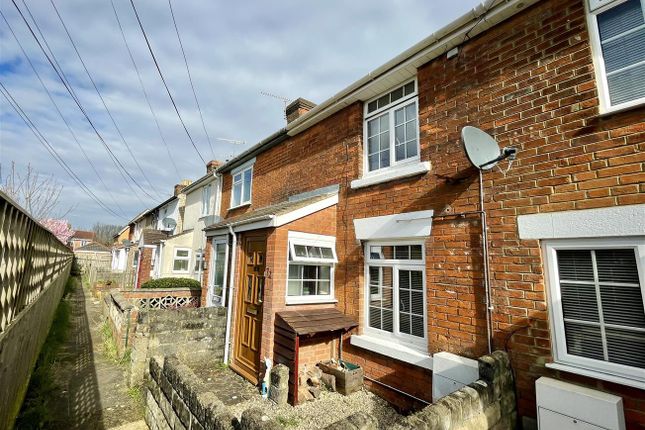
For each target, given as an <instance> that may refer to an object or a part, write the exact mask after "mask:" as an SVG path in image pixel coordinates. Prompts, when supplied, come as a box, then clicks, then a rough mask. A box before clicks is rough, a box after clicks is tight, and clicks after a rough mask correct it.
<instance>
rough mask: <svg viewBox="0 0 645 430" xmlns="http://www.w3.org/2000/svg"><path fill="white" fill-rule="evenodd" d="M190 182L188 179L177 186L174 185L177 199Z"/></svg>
mask: <svg viewBox="0 0 645 430" xmlns="http://www.w3.org/2000/svg"><path fill="white" fill-rule="evenodd" d="M191 182H192V181H191V180H190V179H183V180H182V181H181V182H179V183H178V184H177V185H175V197H177V196H178V195H179V194H180V193H181V192H182V191H183V190H184V188H186V187H187V186H189V185H190V183H191Z"/></svg>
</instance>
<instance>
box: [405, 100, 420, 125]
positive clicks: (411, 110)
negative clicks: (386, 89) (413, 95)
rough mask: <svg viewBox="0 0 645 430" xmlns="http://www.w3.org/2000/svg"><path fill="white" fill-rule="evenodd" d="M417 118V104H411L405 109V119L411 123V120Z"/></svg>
mask: <svg viewBox="0 0 645 430" xmlns="http://www.w3.org/2000/svg"><path fill="white" fill-rule="evenodd" d="M416 117H417V104H416V103H412V104H409V105H407V106H406V107H405V119H406V121H410V120H411V119H414V118H416Z"/></svg>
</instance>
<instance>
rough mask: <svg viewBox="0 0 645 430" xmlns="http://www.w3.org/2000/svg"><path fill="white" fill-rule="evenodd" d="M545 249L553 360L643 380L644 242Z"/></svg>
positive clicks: (573, 243) (555, 245)
mask: <svg viewBox="0 0 645 430" xmlns="http://www.w3.org/2000/svg"><path fill="white" fill-rule="evenodd" d="M546 249H547V262H548V267H549V288H550V293H551V294H550V300H551V304H550V308H551V312H552V314H553V323H554V328H555V336H554V342H555V348H554V349H555V354H554V358H555V361H556V362H559V363H561V364H568V365H571V366H575V367H582V368H586V369H589V370H595V371H598V372H602V373H605V374H611V375H617V376H620V377H623V378H630V379H636V380H639V381H641V382H645V303H644V301H643V296H644V288H643V284H644V282H643V279H644V277H645V273H644V268H643V264H645V241H643V240H640V241H629V240H622V239H612V240H603V241H589V240H587V241H585V240H580V241H566V242H563V243H556V242H554V243H553V244H548V245H547V247H546Z"/></svg>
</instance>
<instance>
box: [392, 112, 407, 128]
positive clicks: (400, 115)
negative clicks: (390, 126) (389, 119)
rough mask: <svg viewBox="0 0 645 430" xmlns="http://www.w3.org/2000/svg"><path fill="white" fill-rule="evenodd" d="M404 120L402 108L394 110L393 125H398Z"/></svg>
mask: <svg viewBox="0 0 645 430" xmlns="http://www.w3.org/2000/svg"><path fill="white" fill-rule="evenodd" d="M404 122H405V112H404V110H403V109H397V110H395V111H394V125H400V124H403V123H404Z"/></svg>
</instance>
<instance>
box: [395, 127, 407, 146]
mask: <svg viewBox="0 0 645 430" xmlns="http://www.w3.org/2000/svg"><path fill="white" fill-rule="evenodd" d="M403 143H405V128H404V127H403V126H402V125H397V126H396V128H395V129H394V144H395V145H401V144H403Z"/></svg>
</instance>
